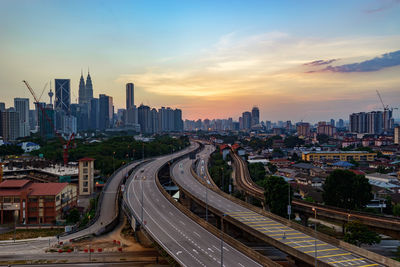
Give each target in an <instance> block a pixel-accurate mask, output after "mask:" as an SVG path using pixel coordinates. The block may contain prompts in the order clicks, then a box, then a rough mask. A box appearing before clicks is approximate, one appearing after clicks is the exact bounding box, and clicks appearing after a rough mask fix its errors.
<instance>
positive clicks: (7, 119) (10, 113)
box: [0, 108, 20, 141]
mask: <svg viewBox="0 0 400 267" xmlns="http://www.w3.org/2000/svg"><path fill="white" fill-rule="evenodd" d="M0 113H1V129H0V130H1V132H0V135H1V136H2V137H3V140H4V141H15V140H17V138H18V137H20V119H19V113H18V112H17V111H15V109H14V108H9V109H7V110H5V111H3V112H0Z"/></svg>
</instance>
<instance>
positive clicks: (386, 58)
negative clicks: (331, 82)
mask: <svg viewBox="0 0 400 267" xmlns="http://www.w3.org/2000/svg"><path fill="white" fill-rule="evenodd" d="M399 65H400V50H398V51H395V52H391V53H386V54H383V55H381V56H380V57H375V58H373V59H370V60H365V61H362V62H360V63H353V64H346V65H341V66H328V67H326V68H325V69H324V70H323V71H332V72H370V71H379V70H381V69H384V68H388V67H394V66H399Z"/></svg>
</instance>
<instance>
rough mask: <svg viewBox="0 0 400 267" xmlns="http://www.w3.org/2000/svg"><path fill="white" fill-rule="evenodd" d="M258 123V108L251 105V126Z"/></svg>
mask: <svg viewBox="0 0 400 267" xmlns="http://www.w3.org/2000/svg"><path fill="white" fill-rule="evenodd" d="M259 123H260V110H259V109H258V107H253V109H252V110H251V126H253V125H257V124H259Z"/></svg>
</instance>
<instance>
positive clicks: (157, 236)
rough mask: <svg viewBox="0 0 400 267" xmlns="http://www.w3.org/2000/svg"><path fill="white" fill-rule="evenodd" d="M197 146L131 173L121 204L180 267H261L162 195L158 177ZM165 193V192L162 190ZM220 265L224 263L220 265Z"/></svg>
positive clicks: (134, 221) (161, 158)
mask: <svg viewBox="0 0 400 267" xmlns="http://www.w3.org/2000/svg"><path fill="white" fill-rule="evenodd" d="M198 147H199V145H198V144H196V143H192V144H191V146H190V147H188V148H186V149H184V150H182V151H179V152H176V153H174V154H171V155H167V156H162V157H158V158H156V159H155V160H153V161H152V162H149V163H147V164H145V165H143V166H142V167H141V168H139V169H138V170H137V171H135V172H134V173H133V175H132V176H131V177H130V178H129V180H128V181H127V183H126V190H125V193H124V196H123V202H124V206H125V210H126V213H127V214H128V216H129V219H130V220H131V224H132V226H133V227H135V228H136V227H137V225H140V227H141V228H142V229H144V230H145V232H147V233H148V234H149V235H150V236H151V238H153V239H154V240H155V242H157V243H158V244H159V245H160V246H161V247H162V248H163V249H164V250H165V251H166V252H167V253H168V254H169V255H170V256H171V257H173V258H174V259H175V260H176V261H177V262H178V263H179V264H180V265H182V266H191V267H192V266H218V265H225V266H238V267H243V266H263V265H262V264H260V263H258V262H257V261H255V260H254V259H252V258H250V257H248V256H247V255H245V254H244V253H242V252H241V251H239V250H237V249H236V248H234V247H232V246H231V245H229V244H226V243H223V242H221V238H220V236H219V233H216V232H214V234H213V233H211V232H210V231H208V230H207V229H206V228H204V227H202V226H201V225H200V224H198V223H197V222H195V221H194V220H192V218H191V217H190V215H189V214H186V213H183V212H182V211H181V210H180V209H178V207H177V206H176V205H174V203H173V200H171V199H168V198H167V197H166V195H165V192H164V194H163V192H162V190H163V189H162V188H161V186H160V182H159V181H158V173H159V171H160V170H161V169H162V168H164V167H168V166H169V164H168V163H170V162H171V161H172V160H174V159H176V158H178V157H182V156H186V155H188V154H189V153H190V152H192V151H196V150H197V149H198ZM164 191H165V190H164ZM222 261H223V262H222Z"/></svg>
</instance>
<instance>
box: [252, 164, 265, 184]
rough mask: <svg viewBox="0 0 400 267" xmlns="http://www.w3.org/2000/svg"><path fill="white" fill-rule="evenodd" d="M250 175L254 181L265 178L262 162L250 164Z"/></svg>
mask: <svg viewBox="0 0 400 267" xmlns="http://www.w3.org/2000/svg"><path fill="white" fill-rule="evenodd" d="M248 167H249V172H250V176H251V178H252V179H253V181H254V182H257V181H260V180H263V179H264V178H265V168H264V165H263V164H262V163H260V162H257V163H251V164H249V165H248Z"/></svg>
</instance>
